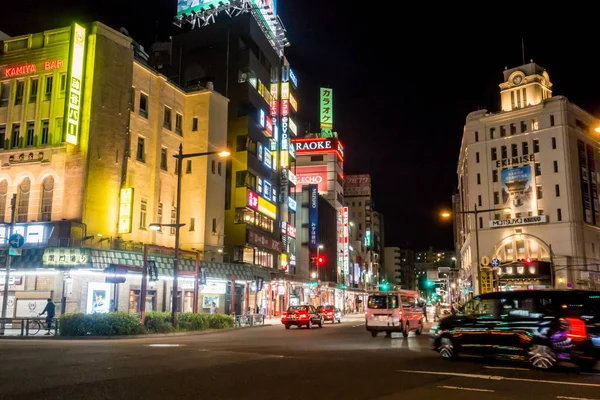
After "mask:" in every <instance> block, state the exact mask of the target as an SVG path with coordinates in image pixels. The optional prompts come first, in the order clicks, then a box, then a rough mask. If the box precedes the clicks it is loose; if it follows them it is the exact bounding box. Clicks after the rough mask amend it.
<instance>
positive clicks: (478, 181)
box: [477, 173, 481, 185]
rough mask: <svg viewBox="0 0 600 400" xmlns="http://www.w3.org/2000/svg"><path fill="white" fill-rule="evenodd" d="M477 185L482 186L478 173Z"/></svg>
mask: <svg viewBox="0 0 600 400" xmlns="http://www.w3.org/2000/svg"><path fill="white" fill-rule="evenodd" d="M477 184H478V185H481V174H480V173H477Z"/></svg>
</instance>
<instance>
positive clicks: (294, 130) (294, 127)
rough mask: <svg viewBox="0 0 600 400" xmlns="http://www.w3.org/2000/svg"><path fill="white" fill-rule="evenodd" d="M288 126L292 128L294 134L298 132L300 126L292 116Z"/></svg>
mask: <svg viewBox="0 0 600 400" xmlns="http://www.w3.org/2000/svg"><path fill="white" fill-rule="evenodd" d="M288 128H290V132H292V133H293V134H294V135H297V134H298V127H297V126H296V124H295V123H294V121H292V119H291V118H290V119H289V120H288Z"/></svg>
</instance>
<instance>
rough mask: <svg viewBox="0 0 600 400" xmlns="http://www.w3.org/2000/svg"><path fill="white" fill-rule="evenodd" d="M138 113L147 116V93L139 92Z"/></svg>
mask: <svg viewBox="0 0 600 400" xmlns="http://www.w3.org/2000/svg"><path fill="white" fill-rule="evenodd" d="M139 112H140V115H141V116H142V117H144V118H148V95H147V94H144V93H141V92H140V111H139Z"/></svg>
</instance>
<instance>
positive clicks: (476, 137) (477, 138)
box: [475, 131, 479, 142]
mask: <svg viewBox="0 0 600 400" xmlns="http://www.w3.org/2000/svg"><path fill="white" fill-rule="evenodd" d="M475 141H476V142H479V132H477V131H475Z"/></svg>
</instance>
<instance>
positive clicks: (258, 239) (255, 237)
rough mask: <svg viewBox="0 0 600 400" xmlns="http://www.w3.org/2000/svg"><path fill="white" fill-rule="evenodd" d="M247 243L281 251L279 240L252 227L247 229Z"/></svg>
mask: <svg viewBox="0 0 600 400" xmlns="http://www.w3.org/2000/svg"><path fill="white" fill-rule="evenodd" d="M248 243H250V244H254V245H256V246H258V247H262V248H263V249H267V250H271V251H274V252H277V253H281V248H282V246H281V242H280V241H279V240H275V239H273V238H272V237H269V236H267V235H265V234H263V233H261V232H257V231H255V230H253V229H248Z"/></svg>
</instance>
